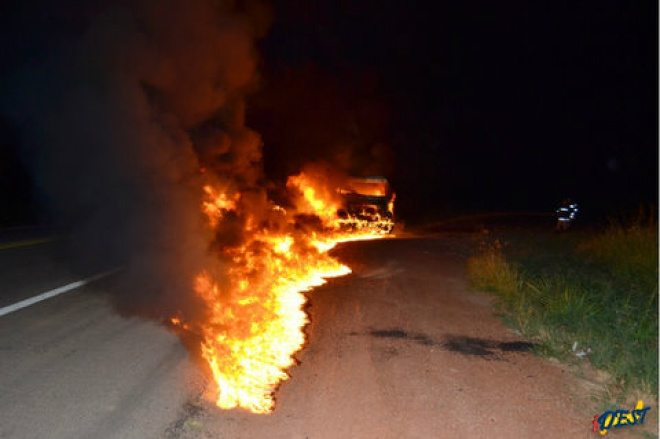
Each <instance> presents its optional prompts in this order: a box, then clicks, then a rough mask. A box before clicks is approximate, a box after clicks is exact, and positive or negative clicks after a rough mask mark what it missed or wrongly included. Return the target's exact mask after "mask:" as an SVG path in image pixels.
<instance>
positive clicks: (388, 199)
mask: <svg viewBox="0 0 660 439" xmlns="http://www.w3.org/2000/svg"><path fill="white" fill-rule="evenodd" d="M339 194H340V195H341V197H342V207H341V208H340V209H338V211H337V217H338V218H339V221H340V224H341V226H342V227H343V228H345V229H350V230H355V229H366V228H368V229H371V230H374V231H377V232H379V233H390V232H392V230H393V229H394V199H395V197H396V195H395V193H394V192H393V191H392V187H391V186H390V184H389V182H388V181H387V179H385V178H383V177H365V178H351V179H350V180H348V182H347V184H346V186H345V187H343V188H340V189H339Z"/></svg>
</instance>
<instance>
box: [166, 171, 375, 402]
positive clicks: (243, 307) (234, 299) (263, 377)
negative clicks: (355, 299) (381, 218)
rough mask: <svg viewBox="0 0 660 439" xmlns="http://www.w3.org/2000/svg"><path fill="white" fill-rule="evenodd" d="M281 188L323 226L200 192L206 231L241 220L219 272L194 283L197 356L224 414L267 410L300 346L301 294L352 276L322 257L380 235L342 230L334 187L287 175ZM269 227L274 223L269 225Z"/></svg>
mask: <svg viewBox="0 0 660 439" xmlns="http://www.w3.org/2000/svg"><path fill="white" fill-rule="evenodd" d="M287 186H288V187H289V188H290V189H292V188H295V189H297V190H298V191H299V193H300V194H301V195H302V197H301V198H300V200H299V202H298V203H297V204H298V205H297V206H295V209H293V210H292V212H293V211H295V212H296V213H298V214H299V213H303V214H306V215H310V214H313V215H316V216H318V217H319V218H320V219H321V222H322V224H323V226H322V228H320V229H318V230H313V231H305V230H301V228H300V227H296V224H295V222H296V215H295V214H293V213H289V212H288V210H289V209H287V210H285V209H283V208H282V207H280V206H275V205H273V206H272V209H271V213H272V215H273V217H272V218H270V220H271V221H270V223H269V221H263V219H262V218H260V219H257V218H254V217H253V216H252V215H251V214H249V213H246V212H244V211H243V210H242V209H243V206H242V197H241V195H240V194H239V193H236V194H229V193H226V192H224V191H222V190H219V189H218V188H214V187H212V186H206V187H205V188H204V200H203V202H202V206H201V209H202V211H203V212H204V213H205V214H206V216H207V218H208V225H209V227H210V228H211V229H213V230H215V229H216V228H217V227H218V226H219V225H221V224H222V221H223V219H224V218H225V216H226V215H227V214H228V213H229V212H233V213H234V217H236V216H242V217H244V223H243V230H242V233H243V238H244V239H243V240H242V242H241V244H240V245H234V246H226V247H224V248H222V250H221V255H220V259H221V265H222V267H223V269H217V270H216V271H213V270H211V269H207V270H204V271H202V272H200V273H199V274H198V275H197V277H196V278H195V280H194V289H195V292H196V293H197V295H198V296H199V297H201V298H202V299H203V301H204V302H205V303H206V307H207V312H208V316H207V319H206V321H205V322H202V323H198V324H196V325H195V328H194V330H195V331H196V332H198V333H200V334H201V336H202V338H203V342H202V355H203V357H204V358H205V359H206V361H207V362H208V364H209V366H210V368H211V370H212V372H213V377H214V379H215V382H216V384H217V390H218V399H217V405H218V406H219V407H221V408H224V409H230V408H235V407H242V408H245V409H248V410H250V411H252V412H254V413H270V412H271V411H272V410H273V408H274V399H273V392H274V391H275V390H276V388H277V386H278V385H279V383H281V382H282V381H284V380H286V379H287V378H288V375H287V373H286V369H288V368H289V367H291V366H293V365H294V363H295V360H294V358H293V355H294V354H295V353H296V352H297V351H298V350H300V349H301V348H302V346H303V344H304V342H305V336H304V333H303V328H304V326H305V325H306V324H307V323H308V318H307V315H306V314H305V312H304V311H303V305H304V304H305V302H306V297H305V295H304V294H303V293H304V292H306V291H309V290H310V289H312V288H314V287H317V286H319V285H322V284H324V283H325V282H326V279H329V278H332V277H337V276H343V275H346V274H348V273H350V272H351V270H350V268H349V267H347V266H346V265H343V264H341V263H340V262H339V261H337V260H336V259H335V258H333V257H332V256H331V255H329V253H328V252H329V251H330V250H331V249H332V248H333V247H334V246H335V245H336V244H337V243H339V242H343V241H347V240H354V239H375V238H380V237H383V236H384V235H383V234H380V233H374V232H373V231H371V230H369V229H365V230H359V231H357V230H348V231H347V230H341V228H340V224H339V222H338V220H337V209H338V208H339V207H340V198H339V197H338V196H337V195H336V190H335V191H334V192H333V191H332V190H330V189H327V188H324V187H323V185H322V184H317V182H316V181H315V180H314V179H313V178H311V177H310V176H308V175H305V174H300V175H299V176H295V177H291V178H290V179H289V181H288V182H287ZM275 222H277V223H278V226H277V227H272V224H271V223H275ZM172 321H173V323H175V324H178V325H181V326H183V325H184V324H183V323H182V321H180V320H175V319H172ZM186 325H188V326H187V329H189V328H190V326H189V325H190V324H189V323H187V324H186Z"/></svg>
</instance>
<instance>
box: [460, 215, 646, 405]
mask: <svg viewBox="0 0 660 439" xmlns="http://www.w3.org/2000/svg"><path fill="white" fill-rule="evenodd" d="M654 213H655V212H651V213H648V212H646V211H644V210H641V211H640V213H638V214H637V215H636V216H634V217H633V218H628V219H625V220H623V221H618V222H614V221H613V222H611V224H610V226H609V227H608V228H606V229H605V230H601V231H597V232H584V231H578V230H572V231H570V232H568V233H550V232H537V233H531V232H523V231H513V232H504V233H503V234H502V235H501V236H490V235H487V236H485V237H484V240H482V242H481V243H480V244H481V245H480V249H479V251H478V252H477V254H476V255H475V256H473V257H472V258H471V259H470V261H469V265H468V274H469V277H470V280H471V282H472V284H473V286H474V287H475V288H477V289H480V290H485V291H491V292H493V293H494V294H495V295H496V297H497V298H498V300H497V304H498V307H499V309H500V310H501V311H502V312H503V315H504V317H505V320H506V322H507V323H508V324H509V325H511V326H512V327H514V328H516V329H517V330H519V331H520V332H521V333H522V334H523V335H524V336H525V337H527V338H528V339H530V340H532V341H534V342H536V343H537V345H538V348H537V350H538V352H539V353H541V354H542V355H547V356H552V357H556V358H559V359H562V360H569V359H572V360H574V361H580V360H579V359H578V358H580V357H582V358H584V359H585V360H584V361H586V360H588V361H591V363H592V364H593V365H594V366H595V367H596V368H597V369H600V370H604V371H606V372H608V373H609V374H611V375H612V376H613V377H614V378H615V379H616V383H617V384H618V388H619V389H621V390H630V389H639V390H643V391H645V392H648V393H653V394H655V395H657V393H658V228H657V222H656V220H655V215H654ZM575 342H577V345H575Z"/></svg>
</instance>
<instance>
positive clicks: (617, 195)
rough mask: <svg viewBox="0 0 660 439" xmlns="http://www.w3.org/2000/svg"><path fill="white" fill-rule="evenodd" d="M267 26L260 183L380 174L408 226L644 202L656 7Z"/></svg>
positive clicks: (3, 184)
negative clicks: (337, 171)
mask: <svg viewBox="0 0 660 439" xmlns="http://www.w3.org/2000/svg"><path fill="white" fill-rule="evenodd" d="M272 15H273V22H272V24H271V26H270V30H269V31H268V33H267V34H266V36H265V37H264V38H262V39H260V40H259V42H258V43H257V48H258V52H259V57H260V61H259V67H258V72H259V76H260V80H259V82H260V86H259V88H258V91H256V92H254V93H253V94H252V95H250V96H249V98H248V115H247V116H248V119H247V124H248V125H249V126H251V127H253V128H254V129H255V130H256V131H257V132H259V133H260V134H261V135H262V138H263V141H264V162H265V167H266V171H267V174H268V175H269V177H271V178H273V179H274V180H279V181H281V180H282V179H283V178H284V177H285V176H286V175H288V174H290V173H293V172H297V171H298V170H299V169H300V166H301V165H302V164H303V161H307V160H327V161H331V162H334V163H336V164H338V165H340V166H343V167H344V168H345V170H346V171H348V172H351V173H355V174H358V173H369V174H370V173H381V174H384V175H385V176H387V177H388V178H389V179H390V180H391V181H392V183H393V185H394V186H395V190H396V191H397V193H398V201H397V202H398V206H399V212H400V214H401V215H402V216H403V217H405V218H408V219H414V218H431V217H434V216H444V215H451V214H457V213H461V212H487V211H507V210H511V211H552V210H553V209H554V207H555V205H556V203H557V202H558V201H559V200H560V199H561V198H563V197H566V196H571V197H574V198H576V199H577V200H578V201H580V202H581V204H582V205H583V207H584V209H585V210H586V211H591V212H592V213H594V214H595V213H599V214H600V213H610V212H617V211H620V210H622V209H628V208H631V207H635V206H638V205H639V203H640V202H641V201H643V202H651V203H654V204H657V197H658V105H657V104H658V102H657V99H658V29H657V26H658V10H657V2H654V1H635V2H630V1H623V0H622V1H614V0H598V1H581V2H549V1H533V2H522V1H521V2H508V1H507V2H492V1H482V2H480V1H460V2H457V1H454V2H442V1H424V2H422V1H417V2H378V1H364V0H352V1H334V0H319V1H314V2H307V1H275V2H273V3H272ZM4 19H5V20H9V21H6V22H5V25H6V26H9V27H10V28H11V27H12V25H11V16H9V15H5V18H4ZM44 22H45V23H47V22H48V20H47V19H44ZM71 23H72V24H71V25H72V26H73V27H75V20H73V21H72V22H71ZM77 31H78V30H76V29H71V32H72V33H75V32H77ZM15 37H16V33H15V32H14V33H12V32H11V31H10V32H6V33H5V37H4V40H3V46H2V47H3V48H4V49H3V50H4V51H5V54H7V53H8V48H9V47H11V46H14V45H15V44H16V43H17V42H16V41H13V40H12V39H11V38H15ZM6 59H7V57H5V63H4V65H5V66H7V65H8V64H11V62H12V61H11V60H10V61H6ZM2 135H3V139H2V142H3V151H2V156H0V158H1V160H2V162H1V163H2V180H0V191H1V192H2V196H3V197H6V199H7V200H8V201H7V202H6V203H5V205H9V206H11V209H7V210H6V211H5V212H7V211H9V210H13V211H14V212H17V213H16V214H15V215H14V218H10V216H11V215H8V214H5V216H4V217H3V218H2V220H3V221H5V222H12V221H13V222H16V221H19V222H20V221H30V220H31V218H32V211H33V210H34V208H32V207H30V205H29V203H26V202H25V200H28V199H30V198H31V197H32V196H31V195H30V187H31V180H30V178H29V177H28V175H29V172H28V171H27V170H26V169H25V167H24V166H22V165H21V164H20V163H19V161H18V159H17V158H16V156H17V155H20V154H17V153H16V151H15V150H17V149H20V147H17V146H16V145H19V144H20V140H18V138H17V134H16V133H15V131H14V129H13V127H12V126H11V125H10V124H7V122H6V121H3V125H2ZM32 198H34V197H32ZM17 218H18V219H17Z"/></svg>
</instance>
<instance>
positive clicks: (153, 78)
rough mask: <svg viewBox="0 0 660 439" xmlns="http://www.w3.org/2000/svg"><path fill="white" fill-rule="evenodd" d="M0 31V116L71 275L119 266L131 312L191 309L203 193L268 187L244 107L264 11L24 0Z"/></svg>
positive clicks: (199, 1)
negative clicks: (63, 246) (63, 240)
mask: <svg viewBox="0 0 660 439" xmlns="http://www.w3.org/2000/svg"><path fill="white" fill-rule="evenodd" d="M3 21H4V22H3V26H2V49H3V53H4V54H5V56H4V57H3V59H2V72H3V74H2V76H1V77H0V117H1V118H2V120H3V123H5V124H7V126H10V127H11V130H12V131H14V132H16V133H17V140H16V141H15V142H14V145H15V146H16V148H15V149H17V151H18V152H17V155H18V157H19V159H20V161H21V163H22V164H23V165H24V166H25V168H26V169H27V170H28V172H29V174H30V176H31V182H32V185H33V186H34V196H33V198H34V199H38V200H39V203H38V209H39V212H40V215H41V218H42V219H43V220H46V221H48V222H50V223H52V224H54V225H55V226H56V227H57V228H58V230H61V231H62V233H63V235H64V236H66V237H67V256H68V257H69V258H70V260H71V264H72V268H74V269H75V270H77V271H79V272H80V273H91V272H93V271H96V270H101V269H107V268H113V267H115V266H122V267H124V270H123V277H124V278H125V280H127V282H126V283H125V284H124V285H123V287H122V288H120V290H121V291H122V293H121V297H119V298H118V299H119V303H120V305H121V306H122V308H124V309H127V310H129V311H131V310H132V311H139V312H146V313H147V314H150V315H158V316H160V315H164V316H166V315H171V314H172V313H173V312H174V311H176V310H180V309H184V308H194V307H195V306H196V305H195V300H194V299H193V297H192V294H191V279H192V278H193V276H194V274H195V273H196V272H197V271H198V270H199V269H200V267H202V266H204V265H205V264H206V263H208V259H209V257H210V256H209V248H208V247H209V242H211V241H212V237H209V236H208V234H209V232H208V230H207V229H205V228H204V225H203V221H204V219H203V217H202V215H201V213H200V209H199V206H200V196H201V193H202V189H201V188H202V185H203V184H205V183H207V182H208V181H209V180H213V181H214V182H216V183H217V182H221V183H222V184H224V185H225V186H233V187H235V188H236V189H242V190H250V189H251V188H252V189H254V188H257V187H258V186H259V185H261V184H262V180H263V175H262V170H261V145H262V142H261V138H260V136H259V135H258V134H256V133H255V132H254V131H252V130H250V129H249V128H247V127H246V124H245V116H244V113H245V104H244V98H245V96H246V95H248V94H249V93H250V92H251V91H253V90H254V89H256V87H257V84H258V77H257V76H256V73H255V71H256V65H257V63H258V58H257V54H256V52H255V50H254V42H255V40H256V39H258V38H260V37H263V35H264V34H265V31H266V29H267V28H268V25H269V21H270V15H269V11H268V9H267V8H265V7H264V6H263V5H261V4H259V3H257V2H245V3H237V2H231V1H227V2H223V1H214V0H193V1H186V2H180V1H173V0H165V1H161V0H138V1H121V0H117V1H102V0H100V1H82V0H59V1H52V2H41V1H27V2H21V3H20V4H19V3H16V4H11V5H7V6H4V14H3ZM201 170H204V172H201Z"/></svg>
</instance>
